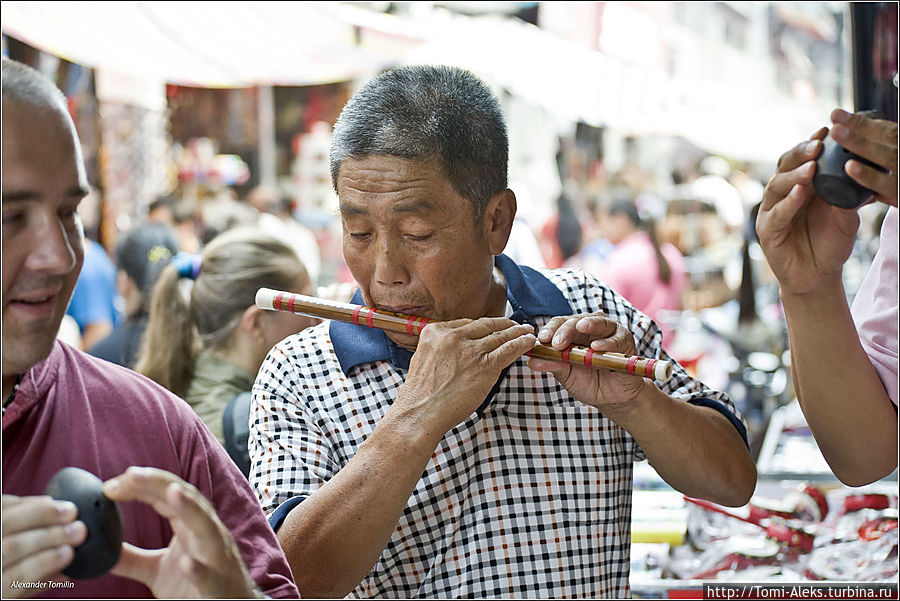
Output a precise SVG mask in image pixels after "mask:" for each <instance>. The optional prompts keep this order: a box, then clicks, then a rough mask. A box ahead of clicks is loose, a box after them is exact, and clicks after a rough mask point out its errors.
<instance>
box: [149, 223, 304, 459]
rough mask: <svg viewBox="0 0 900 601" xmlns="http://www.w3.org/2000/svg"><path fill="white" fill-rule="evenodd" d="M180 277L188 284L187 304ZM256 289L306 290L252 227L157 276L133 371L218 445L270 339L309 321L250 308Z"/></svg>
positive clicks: (288, 259)
mask: <svg viewBox="0 0 900 601" xmlns="http://www.w3.org/2000/svg"><path fill="white" fill-rule="evenodd" d="M185 279H188V280H193V282H192V284H193V285H192V286H191V287H190V295H189V299H188V298H187V295H186V294H185V293H184V292H183V290H182V286H181V284H182V282H183V281H184V280H185ZM263 287H265V288H273V289H276V290H286V291H290V292H297V293H301V294H312V291H313V289H312V284H311V282H310V280H309V277H308V276H307V274H306V270H305V269H304V267H303V263H301V261H300V258H299V257H298V256H297V255H296V253H295V252H294V250H293V249H292V248H291V247H290V246H288V245H287V244H285V243H284V242H282V241H281V240H279V239H278V238H275V237H274V236H272V235H270V234H267V233H266V232H264V231H262V230H261V229H259V228H257V227H253V226H240V227H237V228H234V229H231V230H227V231H225V232H223V233H222V234H219V235H218V236H216V238H214V239H213V240H211V241H210V242H209V244H207V245H206V247H205V248H204V250H203V253H202V255H199V256H197V255H187V256H183V257H180V258H179V260H177V261H175V262H173V263H172V264H171V265H169V266H168V267H166V268H165V269H164V270H163V272H162V274H161V275H160V277H159V281H158V282H157V285H156V289H155V291H154V295H153V302H152V304H151V308H150V319H149V322H148V324H147V330H146V333H145V335H144V340H143V344H142V346H141V354H140V358H139V359H138V362H137V365H136V366H135V368H136V370H137V371H139V372H140V373H142V374H144V375H145V376H148V377H149V378H151V379H153V380H155V381H156V382H158V383H160V384H162V385H163V386H165V387H166V388H168V389H169V390H171V391H172V392H174V393H175V394H177V395H179V396H181V397H182V398H184V399H185V400H186V401H187V402H188V403H190V405H191V406H192V407H193V408H194V410H195V411H196V412H197V414H198V415H199V416H200V418H201V419H202V420H203V421H204V423H206V425H207V426H208V427H209V429H210V430H211V431H212V433H213V434H214V435H215V436H216V438H218V439H219V441H220V442H222V443H223V444H224V445H225V446H226V448H228V445H227V444H226V441H225V435H224V431H223V416H224V414H225V409H226V407H227V406H228V404H229V403H230V402H231V401H232V400H234V399H235V398H236V397H237V396H239V395H240V394H242V393H245V392H249V391H250V390H251V388H252V386H253V381H254V380H255V379H256V372H257V371H258V370H259V367H260V365H261V364H262V361H263V359H264V358H265V357H266V354H267V353H268V352H269V350H270V349H271V348H272V347H273V346H274V345H275V344H276V343H277V342H279V341H280V340H281V339H282V338H285V337H287V336H289V335H290V334H294V333H296V332H299V331H300V330H302V329H304V328H306V327H308V326H311V325H313V324H315V323H317V320H315V319H313V318H308V317H302V316H298V315H293V314H290V313H282V312H275V311H265V310H263V309H260V308H258V307H257V306H256V291H257V290H258V289H259V288H263ZM229 451H230V449H229Z"/></svg>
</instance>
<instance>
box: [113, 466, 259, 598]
mask: <svg viewBox="0 0 900 601" xmlns="http://www.w3.org/2000/svg"><path fill="white" fill-rule="evenodd" d="M103 492H104V494H105V495H106V496H107V497H109V498H110V499H111V500H113V501H116V502H123V501H141V502H143V503H147V504H149V505H151V506H152V507H153V509H155V510H156V512H157V513H159V514H160V515H161V516H163V517H165V518H167V519H168V520H169V523H170V525H171V526H172V531H173V533H174V535H173V536H172V540H171V542H170V543H169V546H168V547H166V548H165V549H154V550H147V549H140V548H138V547H135V546H133V545H130V544H128V543H124V544H123V547H122V557H121V559H120V560H119V563H118V564H116V566H115V567H114V568H113V570H112V573H113V574H116V575H118V576H123V577H125V578H131V579H133V580H137V581H138V582H141V583H143V584H145V585H146V586H147V587H148V588H149V589H150V590H151V591H153V594H154V595H155V596H156V597H158V598H164V597H168V598H210V597H221V598H248V597H257V598H258V597H260V596H261V595H260V593H259V591H258V589H257V588H256V586H255V584H254V583H253V581H252V580H251V579H250V576H249V574H248V572H247V568H246V566H245V565H244V562H243V560H242V559H241V555H240V552H239V551H238V548H237V545H236V544H235V542H234V539H233V538H232V536H231V532H229V531H228V529H227V528H226V527H225V525H224V524H222V522H221V520H219V518H218V516H217V515H216V512H215V508H214V507H213V506H212V504H211V503H210V502H209V501H208V500H207V499H206V498H205V497H204V496H203V495H202V494H201V493H200V491H199V490H197V489H196V488H195V487H194V486H192V485H191V484H189V483H187V482H185V481H184V480H182V479H181V478H179V477H178V476H176V475H174V474H171V473H169V472H166V471H163V470H159V469H155V468H149V467H130V468H128V470H126V471H125V473H124V474H122V475H120V476H116V477H115V478H113V479H111V480H109V481H107V482H106V484H105V485H104V488H103Z"/></svg>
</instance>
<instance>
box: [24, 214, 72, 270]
mask: <svg viewBox="0 0 900 601" xmlns="http://www.w3.org/2000/svg"><path fill="white" fill-rule="evenodd" d="M36 227H37V230H38V231H37V232H36V235H35V236H33V237H32V240H34V245H33V248H32V249H31V251H30V252H29V255H28V260H27V263H26V265H27V266H28V268H29V269H31V270H33V271H39V272H42V273H46V274H49V275H66V274H68V273H69V272H71V271H72V270H73V269H74V268H75V266H76V265H77V263H78V252H77V251H80V250H81V248H82V245H83V241H82V236H83V235H82V233H81V229H80V227H77V228H76V229H75V230H72V229H71V228H70V227H67V225H66V224H65V223H63V222H62V221H61V220H60V219H59V218H57V217H55V216H54V217H45V218H43V219H41V220H40V223H39V224H38V225H37V226H36ZM76 246H77V247H78V248H77V249H76Z"/></svg>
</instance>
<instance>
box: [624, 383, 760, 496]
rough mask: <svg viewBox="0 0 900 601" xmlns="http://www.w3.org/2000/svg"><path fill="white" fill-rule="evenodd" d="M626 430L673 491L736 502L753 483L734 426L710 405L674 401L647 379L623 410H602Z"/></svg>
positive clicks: (753, 468)
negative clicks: (632, 400) (623, 411)
mask: <svg viewBox="0 0 900 601" xmlns="http://www.w3.org/2000/svg"><path fill="white" fill-rule="evenodd" d="M608 416H609V417H610V418H611V419H613V420H614V421H616V422H617V423H618V424H619V425H620V426H622V427H623V428H625V429H626V430H628V431H629V432H630V433H631V435H632V436H633V437H634V439H635V441H636V442H637V443H638V444H639V445H640V446H641V448H642V449H643V450H644V453H645V454H646V455H647V460H648V461H649V462H650V464H651V465H652V466H653V467H654V469H656V471H657V473H659V475H660V476H661V477H662V478H663V480H665V481H666V482H667V483H668V484H669V485H671V486H672V487H673V488H675V489H676V490H678V491H680V492H682V493H684V494H686V495H688V496H690V497H697V498H703V499H708V500H710V501H714V502H716V503H721V504H723V505H730V506H740V505H743V504H744V503H746V502H747V501H748V500H749V499H750V496H751V495H752V494H753V490H754V488H755V486H756V466H755V465H754V463H753V457H752V456H751V455H750V451H749V449H748V448H747V445H746V444H745V443H744V441H743V439H742V438H741V436H740V434H739V433H738V431H737V430H736V429H735V427H734V426H733V425H732V424H731V423H730V422H729V421H728V419H726V418H725V416H723V415H721V414H720V413H719V412H718V411H716V410H715V409H711V408H709V407H701V406H696V405H692V404H690V403H687V402H684V401H680V400H676V399H674V398H672V397H670V396H668V395H666V394H665V393H663V392H662V391H660V390H659V389H658V388H656V387H655V386H654V385H653V384H651V383H649V382H647V383H646V384H645V392H643V393H642V394H641V395H640V396H639V397H638V399H636V402H635V403H634V404H633V406H630V407H629V408H628V409H627V414H619V415H616V414H608Z"/></svg>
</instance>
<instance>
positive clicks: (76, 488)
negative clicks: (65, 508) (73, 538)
mask: <svg viewBox="0 0 900 601" xmlns="http://www.w3.org/2000/svg"><path fill="white" fill-rule="evenodd" d="M44 494H46V495H50V496H51V497H53V498H54V499H57V500H59V501H71V502H72V503H74V504H75V506H76V507H77V508H78V520H79V521H81V522H84V525H85V526H87V538H86V539H85V540H84V542H83V543H81V545H79V546H78V547H76V548H75V559H73V560H72V563H71V564H69V567H67V568H66V569H65V570H63V571H62V573H63V574H65V575H66V576H68V577H69V578H75V579H78V580H83V579H85V578H94V577H96V576H101V575H103V574H105V573H106V572H108V571H109V570H111V569H112V567H113V566H114V565H116V562H118V561H119V555H120V553H121V552H122V514H121V513H120V512H119V506H118V505H117V504H116V503H115V502H114V501H110V500H109V499H107V498H106V496H105V495H104V494H103V481H102V480H100V478H98V477H97V476H95V475H94V474H92V473H90V472H88V471H85V470H83V469H81V468H77V467H65V468H63V469H61V470H59V471H58V472H56V474H54V475H53V477H52V478H50V482H48V483H47V488H45V489H44Z"/></svg>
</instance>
